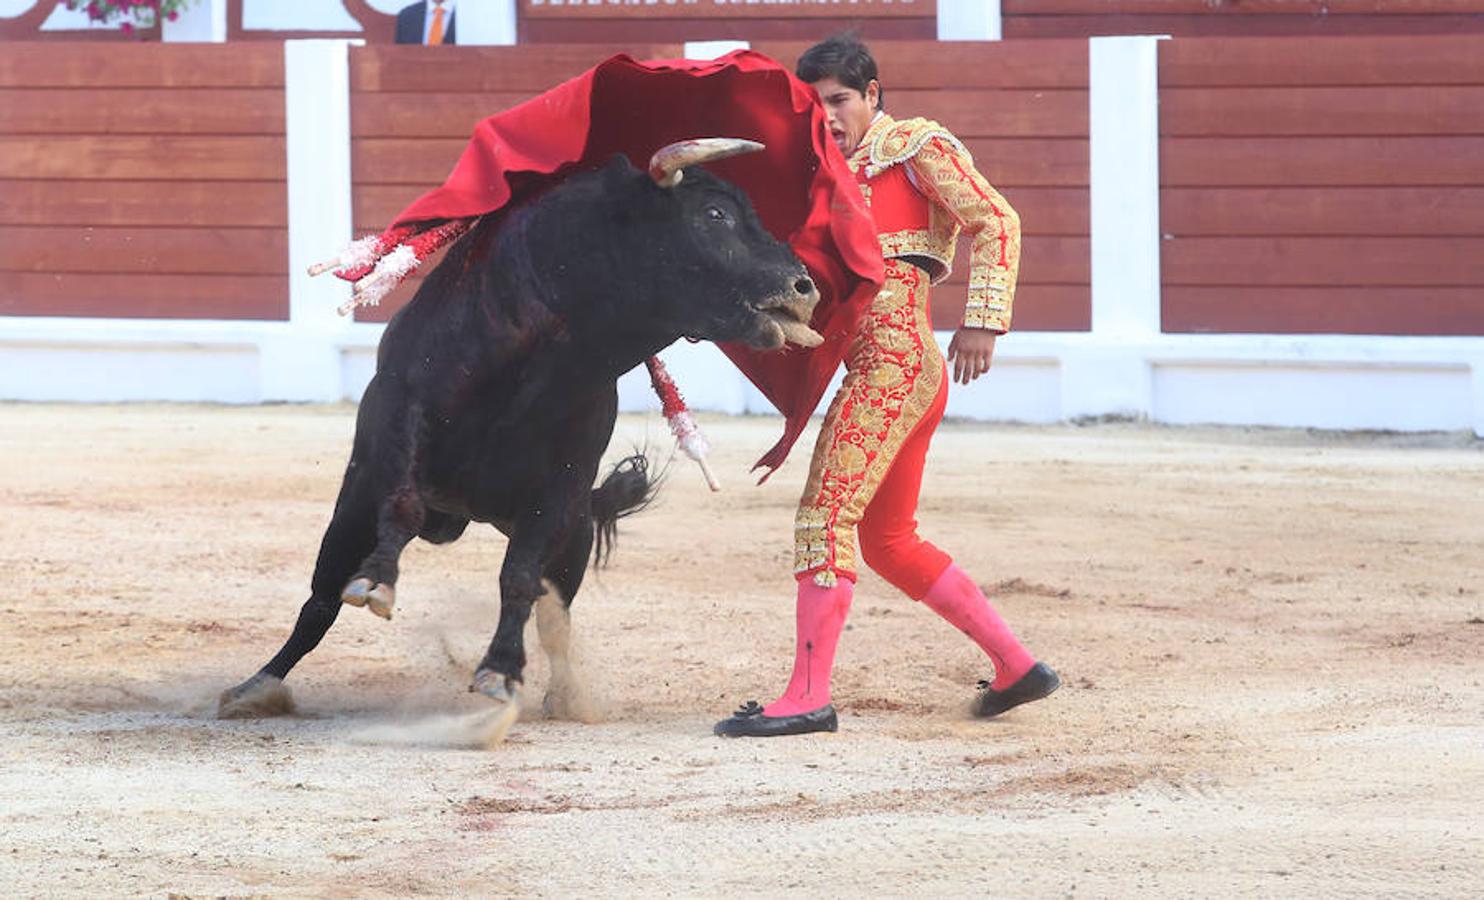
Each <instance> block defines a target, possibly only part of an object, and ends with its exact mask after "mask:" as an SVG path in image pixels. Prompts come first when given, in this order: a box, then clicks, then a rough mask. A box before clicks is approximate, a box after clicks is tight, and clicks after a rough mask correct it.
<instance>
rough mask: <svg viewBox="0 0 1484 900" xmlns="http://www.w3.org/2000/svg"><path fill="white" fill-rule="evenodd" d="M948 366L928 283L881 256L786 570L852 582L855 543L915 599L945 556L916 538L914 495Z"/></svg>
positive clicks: (943, 397) (939, 414)
mask: <svg viewBox="0 0 1484 900" xmlns="http://www.w3.org/2000/svg"><path fill="white" fill-rule="evenodd" d="M947 401H948V370H947V365H946V364H945V363H944V361H943V355H942V353H941V352H940V351H939V350H938V343H937V340H936V339H935V338H934V336H933V330H932V319H931V313H930V310H929V307H928V284H927V278H926V276H925V275H924V273H923V272H922V270H921V269H918V268H917V267H915V266H913V265H911V264H909V263H905V262H901V261H899V260H887V270H886V282H885V284H884V285H883V286H882V290H881V292H880V293H879V294H878V295H877V296H876V299H875V300H874V301H873V302H872V304H871V306H870V308H869V309H868V310H867V311H866V313H865V314H864V315H863V316H862V321H861V324H860V328H859V332H858V334H857V337H856V340H855V342H854V344H853V345H852V347H851V350H850V353H849V354H848V356H847V358H846V374H845V379H844V382H843V383H842V384H841V386H840V391H839V393H838V394H836V395H835V398H834V400H833V401H832V402H831V404H830V408H829V412H828V413H827V414H826V415H825V421H824V424H823V425H822V426H821V428H820V433H819V440H818V442H817V443H816V445H815V449H814V456H813V458H812V460H811V462H810V473H809V479H808V481H807V482H806V483H805V486H804V495H803V497H802V498H801V500H800V502H799V511H798V515H797V517H796V518H795V522H794V538H795V555H794V570H795V573H796V574H798V575H799V576H800V577H801V578H802V577H805V576H812V577H813V578H814V580H815V582H816V583H818V584H821V585H829V584H833V583H834V581H835V578H836V576H844V577H846V578H850V579H852V580H853V579H854V578H855V540H856V537H857V534H858V535H859V538H860V553H861V557H862V558H863V559H864V560H865V562H866V564H867V565H869V566H870V567H871V568H872V569H873V570H875V571H876V572H877V573H878V574H880V575H881V576H882V577H883V578H885V579H886V580H887V581H889V582H891V583H892V584H893V585H895V586H896V587H898V588H899V589H901V590H902V591H903V592H905V593H906V594H907V595H908V596H910V597H911V598H912V599H914V600H920V599H922V597H923V595H925V594H926V593H927V591H928V588H929V587H931V586H932V584H933V582H934V581H936V580H937V579H938V576H939V575H942V574H943V572H944V570H946V569H947V568H948V566H949V565H950V564H951V563H952V562H953V560H952V559H951V558H950V557H949V556H948V554H946V553H944V552H943V551H942V550H939V549H938V548H937V547H935V546H933V545H932V544H930V543H928V542H927V541H924V540H923V539H922V538H921V537H919V536H918V534H917V518H916V516H917V499H918V494H919V493H920V491H921V488H922V470H923V465H924V463H925V461H926V459H927V450H928V445H929V444H930V443H931V441H932V437H933V432H934V431H935V430H936V429H937V427H938V423H939V422H941V421H942V419H943V409H944V406H945V405H946V404H947Z"/></svg>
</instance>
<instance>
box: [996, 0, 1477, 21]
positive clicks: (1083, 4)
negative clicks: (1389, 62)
mask: <svg viewBox="0 0 1484 900" xmlns="http://www.w3.org/2000/svg"><path fill="white" fill-rule="evenodd" d="M1000 8H1001V14H1002V15H1006V16H1062V15H1122V16H1129V15H1150V14H1155V13H1165V14H1172V15H1201V16H1229V17H1245V16H1253V15H1284V16H1330V15H1334V16H1347V15H1348V16H1354V15H1365V16H1373V15H1419V14H1426V15H1437V14H1458V13H1484V0H1232V2H1224V0H1001V7H1000Z"/></svg>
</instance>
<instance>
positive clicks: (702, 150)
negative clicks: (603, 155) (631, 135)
mask: <svg viewBox="0 0 1484 900" xmlns="http://www.w3.org/2000/svg"><path fill="white" fill-rule="evenodd" d="M761 149H763V145H762V144H759V143H758V142H757V141H748V140H744V139H742V138H696V139H695V140H690V141H676V142H675V143H673V144H671V145H669V146H668V147H661V148H660V149H659V150H657V151H656V152H655V154H654V156H652V157H650V160H649V175H650V177H651V178H653V179H654V183H655V184H657V185H659V186H660V187H664V188H669V187H674V186H675V185H677V184H679V183H680V176H681V174H682V173H681V171H680V170H681V169H684V168H685V167H686V166H696V165H700V164H701V163H703V162H711V161H712V160H717V159H726V158H727V157H728V156H739V155H741V154H743V153H755V152H757V151H758V150H761Z"/></svg>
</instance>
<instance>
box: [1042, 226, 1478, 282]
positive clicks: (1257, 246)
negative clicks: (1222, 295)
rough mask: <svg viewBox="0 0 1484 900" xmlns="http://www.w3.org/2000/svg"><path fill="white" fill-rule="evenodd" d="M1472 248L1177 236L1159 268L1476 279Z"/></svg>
mask: <svg viewBox="0 0 1484 900" xmlns="http://www.w3.org/2000/svg"><path fill="white" fill-rule="evenodd" d="M1479 249H1480V242H1479V240H1478V238H1472V237H1457V238H1447V237H1440V238H1420V237H1343V238H1341V237H1283V238H1277V237H1209V238H1207V237H1193V238H1177V239H1175V240H1167V241H1164V242H1163V245H1162V253H1161V269H1162V277H1163V282H1164V283H1165V284H1167V285H1232V286H1236V285H1246V286H1258V285H1271V286H1278V285H1292V286H1299V285H1314V286H1325V285H1327V286H1335V285H1353V286H1360V287H1365V286H1380V285H1391V286H1423V285H1432V286H1451V287H1462V286H1479V285H1484V253H1480V252H1479ZM1030 259H1031V257H1030V255H1029V254H1027V260H1028V262H1027V265H1029V260H1030Z"/></svg>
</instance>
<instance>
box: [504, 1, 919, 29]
mask: <svg viewBox="0 0 1484 900" xmlns="http://www.w3.org/2000/svg"><path fill="white" fill-rule="evenodd" d="M937 15H938V3H937V0H895V2H891V0H855V2H852V3H845V4H841V3H835V4H823V3H819V2H817V0H816V2H800V0H773V2H770V3H766V4H764V3H758V2H757V0H730V2H728V0H709V2H707V3H705V4H697V3H688V4H680V3H644V2H632V0H631V2H627V3H623V2H618V3H615V2H608V3H591V2H588V3H581V2H579V3H563V2H560V0H558V2H555V3H552V2H547V0H535V2H532V0H521V3H520V17H521V18H522V19H523V20H526V19H530V20H536V19H565V20H569V21H570V20H586V21H600V22H603V23H604V24H609V23H611V22H613V21H630V22H633V21H639V22H647V23H655V22H661V21H664V20H666V19H694V20H696V21H700V22H714V21H716V20H717V19H729V20H731V19H740V20H743V21H746V20H751V19H823V20H825V21H833V23H834V25H835V27H836V28H837V29H838V28H846V27H850V26H852V25H858V24H860V23H861V22H868V21H872V20H875V19H911V18H935V17H936V16H937ZM842 20H847V21H842Z"/></svg>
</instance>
